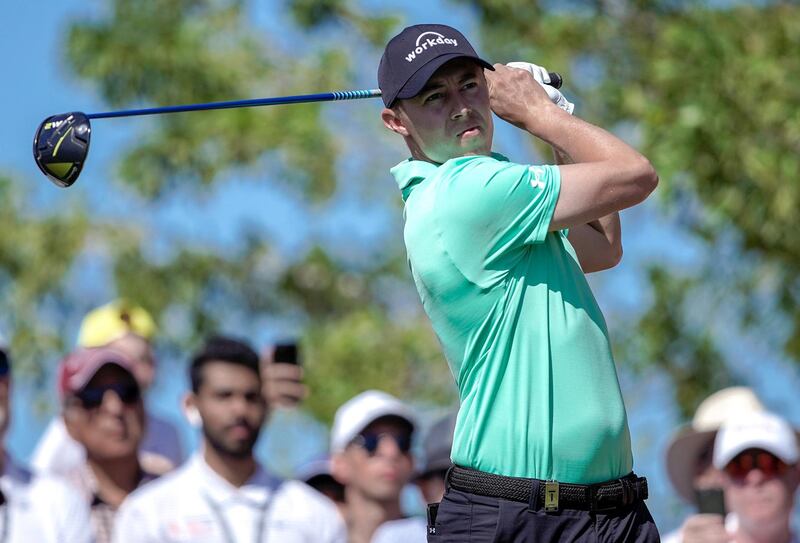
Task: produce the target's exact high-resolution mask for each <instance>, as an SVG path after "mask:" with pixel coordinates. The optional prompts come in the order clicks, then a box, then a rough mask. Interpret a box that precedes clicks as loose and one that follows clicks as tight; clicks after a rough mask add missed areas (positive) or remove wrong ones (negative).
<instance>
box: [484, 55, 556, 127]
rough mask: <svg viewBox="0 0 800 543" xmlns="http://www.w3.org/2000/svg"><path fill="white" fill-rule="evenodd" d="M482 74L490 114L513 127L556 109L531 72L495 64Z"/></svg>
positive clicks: (523, 124) (520, 125) (524, 125)
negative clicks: (491, 112) (487, 88)
mask: <svg viewBox="0 0 800 543" xmlns="http://www.w3.org/2000/svg"><path fill="white" fill-rule="evenodd" d="M484 74H485V75H486V81H487V83H488V84H489V104H490V105H491V108H492V111H494V113H495V115H497V116H498V117H500V118H501V119H503V120H504V121H507V122H509V123H511V124H513V125H514V126H517V127H520V128H525V127H526V123H527V122H528V121H530V120H531V119H536V118H537V117H539V116H540V115H541V114H542V113H544V112H545V111H547V110H548V109H552V108H555V107H556V106H555V104H553V102H552V101H551V100H550V97H549V96H548V95H547V92H546V91H545V90H544V87H543V86H542V85H540V84H539V83H537V81H536V80H535V79H534V78H533V76H532V75H531V74H530V72H527V71H523V70H520V69H517V68H509V67H508V66H506V65H505V64H495V65H494V71H491V70H486V71H485V72H484Z"/></svg>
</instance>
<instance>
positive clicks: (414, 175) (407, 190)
mask: <svg viewBox="0 0 800 543" xmlns="http://www.w3.org/2000/svg"><path fill="white" fill-rule="evenodd" d="M438 167H439V164H434V163H433V162H425V161H424V160H414V159H413V158H408V159H406V160H404V161H403V162H401V163H400V164H398V165H397V166H395V167H394V168H392V169H391V170H389V171H390V172H391V174H392V175H393V176H394V179H395V181H396V182H397V186H398V187H400V192H401V193H402V195H403V201H406V200H407V199H408V195H409V194H411V191H412V190H414V187H416V186H417V185H418V184H420V183H421V182H422V181H424V180H425V178H427V177H428V176H429V175H431V174H432V173H433V172H435V171H436V169H437V168H438Z"/></svg>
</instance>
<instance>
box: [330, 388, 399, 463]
mask: <svg viewBox="0 0 800 543" xmlns="http://www.w3.org/2000/svg"><path fill="white" fill-rule="evenodd" d="M388 416H395V417H400V418H401V419H405V420H406V421H408V423H409V424H410V425H411V427H412V428H413V427H414V426H415V423H414V414H413V413H412V412H411V409H410V408H409V407H408V406H407V405H406V404H404V403H403V402H401V401H400V400H398V399H397V398H395V397H394V396H392V395H391V394H387V393H386V392H381V391H380V390H367V391H366V392H362V393H361V394H359V395H358V396H355V397H354V398H351V399H349V400H348V401H346V402H345V403H344V404H342V406H341V407H340V408H339V409H337V410H336V416H335V417H334V418H333V430H331V452H332V453H338V452H342V451H343V450H344V449H345V448H346V447H347V445H349V444H350V442H351V441H353V438H355V437H356V436H357V435H358V434H359V433H360V432H361V431H362V430H363V429H364V428H366V427H367V426H369V425H370V424H371V423H372V422H374V421H376V420H378V419H379V418H381V417H388Z"/></svg>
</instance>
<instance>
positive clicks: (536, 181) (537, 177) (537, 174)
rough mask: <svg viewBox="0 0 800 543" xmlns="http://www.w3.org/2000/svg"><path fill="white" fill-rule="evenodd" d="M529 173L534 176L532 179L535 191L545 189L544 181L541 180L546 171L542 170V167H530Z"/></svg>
mask: <svg viewBox="0 0 800 543" xmlns="http://www.w3.org/2000/svg"><path fill="white" fill-rule="evenodd" d="M528 171H529V172H531V173H532V174H533V179H531V187H533V188H535V189H543V188H544V181H542V180H541V177H542V175H543V174H544V170H543V169H542V167H541V166H528Z"/></svg>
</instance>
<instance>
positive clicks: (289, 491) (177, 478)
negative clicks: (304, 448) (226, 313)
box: [114, 337, 346, 543]
mask: <svg viewBox="0 0 800 543" xmlns="http://www.w3.org/2000/svg"><path fill="white" fill-rule="evenodd" d="M261 370H262V367H261V362H260V361H259V358H258V355H257V354H256V352H255V351H254V350H253V349H252V347H250V346H249V345H247V344H246V343H244V342H242V341H239V340H237V339H234V338H229V337H213V338H210V339H208V340H207V341H206V343H205V345H203V347H202V348H201V349H200V351H199V352H197V353H196V354H195V355H194V356H193V358H192V360H191V363H190V366H189V379H190V381H191V387H192V390H191V393H189V394H188V395H187V396H186V399H185V406H184V407H185V412H186V415H187V417H188V418H189V420H190V422H192V424H194V425H196V426H198V427H199V429H200V430H201V432H202V436H201V438H202V439H201V446H200V448H199V450H198V451H197V452H196V453H195V454H194V455H193V456H192V457H191V458H190V459H188V460H187V461H186V463H184V464H183V465H182V466H181V467H180V468H178V469H176V470H175V471H173V472H171V473H169V474H167V475H165V476H163V477H161V478H160V479H159V480H158V481H155V482H153V483H152V484H150V485H148V486H146V487H144V488H142V489H140V490H139V491H137V492H135V493H134V494H132V495H131V496H130V497H129V498H128V499H127V500H126V501H125V503H124V504H123V505H122V508H121V509H120V513H119V520H118V523H117V526H116V529H115V532H114V542H115V543H169V542H180V541H198V542H199V541H209V542H211V541H213V542H218V543H250V542H261V541H269V542H273V541H274V542H280V543H344V542H345V541H346V536H345V527H344V522H343V521H342V519H341V517H340V516H339V513H338V512H337V511H336V507H335V506H334V504H333V503H332V502H331V501H330V500H328V499H327V498H325V497H324V496H322V495H321V494H319V493H318V492H317V491H315V490H314V489H312V488H311V487H309V486H308V485H305V484H303V483H301V482H299V481H285V480H282V479H280V478H278V477H276V476H275V475H273V474H271V473H269V472H268V471H267V470H266V469H264V468H263V467H262V466H261V465H260V464H259V463H258V461H257V460H256V458H255V456H254V455H253V449H254V447H255V445H256V442H257V441H258V438H259V435H260V434H261V429H262V427H263V424H264V421H265V420H266V416H267V401H266V399H265V398H264V396H263V395H262V385H263V382H262V375H261Z"/></svg>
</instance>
